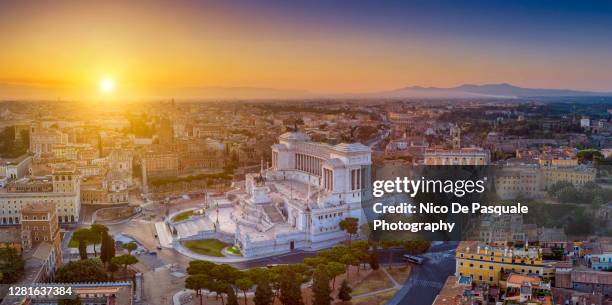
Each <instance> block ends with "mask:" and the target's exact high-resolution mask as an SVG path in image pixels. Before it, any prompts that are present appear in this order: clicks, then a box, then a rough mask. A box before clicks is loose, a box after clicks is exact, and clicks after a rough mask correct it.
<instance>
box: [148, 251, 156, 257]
mask: <svg viewBox="0 0 612 305" xmlns="http://www.w3.org/2000/svg"><path fill="white" fill-rule="evenodd" d="M147 254H149V255H153V256H156V255H157V252H155V251H149V253H147Z"/></svg>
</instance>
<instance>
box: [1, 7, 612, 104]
mask: <svg viewBox="0 0 612 305" xmlns="http://www.w3.org/2000/svg"><path fill="white" fill-rule="evenodd" d="M94 2H96V3H94ZM610 33H612V2H610V1H601V2H589V3H587V2H586V1H573V2H563V1H453V0H450V1H414V2H412V1H384V3H383V2H382V1H303V2H301V1H23V0H22V1H1V2H0V98H7V97H40V96H45V95H48V96H49V98H84V99H87V98H100V96H104V95H115V96H122V97H154V96H175V95H176V96H177V97H180V96H181V94H184V92H185V88H192V87H258V88H275V89H282V90H304V91H308V92H316V93H317V94H337V93H358V92H373V91H382V90H390V89H395V88H399V87H404V86H410V85H421V86H441V87H448V86H456V85H459V84H462V83H500V82H509V83H512V84H515V85H519V86H524V87H546V88H571V89H582V90H599V91H612V35H611V34H610ZM109 85H112V86H111V87H108V86H109ZM105 86H106V87H105ZM104 88H106V89H104Z"/></svg>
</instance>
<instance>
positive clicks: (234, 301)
mask: <svg viewBox="0 0 612 305" xmlns="http://www.w3.org/2000/svg"><path fill="white" fill-rule="evenodd" d="M245 302H246V299H245ZM227 305H238V298H237V297H236V292H235V291H234V289H232V288H231V287H230V288H228V289H227Z"/></svg>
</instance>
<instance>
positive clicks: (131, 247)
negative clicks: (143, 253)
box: [121, 242, 138, 254]
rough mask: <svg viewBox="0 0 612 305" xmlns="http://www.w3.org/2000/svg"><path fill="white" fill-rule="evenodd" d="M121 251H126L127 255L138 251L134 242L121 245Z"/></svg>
mask: <svg viewBox="0 0 612 305" xmlns="http://www.w3.org/2000/svg"><path fill="white" fill-rule="evenodd" d="M121 246H122V247H123V249H125V250H127V251H128V254H132V251H134V250H136V249H138V245H137V244H136V243H135V242H129V243H125V244H123V245H121Z"/></svg>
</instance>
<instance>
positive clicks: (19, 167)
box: [0, 155, 32, 187]
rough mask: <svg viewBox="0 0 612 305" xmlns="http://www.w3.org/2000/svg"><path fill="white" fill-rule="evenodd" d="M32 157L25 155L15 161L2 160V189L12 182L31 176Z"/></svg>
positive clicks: (0, 171)
mask: <svg viewBox="0 0 612 305" xmlns="http://www.w3.org/2000/svg"><path fill="white" fill-rule="evenodd" d="M31 168H32V157H31V156H30V155H23V156H20V157H18V158H15V159H0V187H5V186H6V183H8V182H9V181H11V180H16V179H21V178H23V177H24V176H26V175H28V174H30V171H31Z"/></svg>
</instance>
